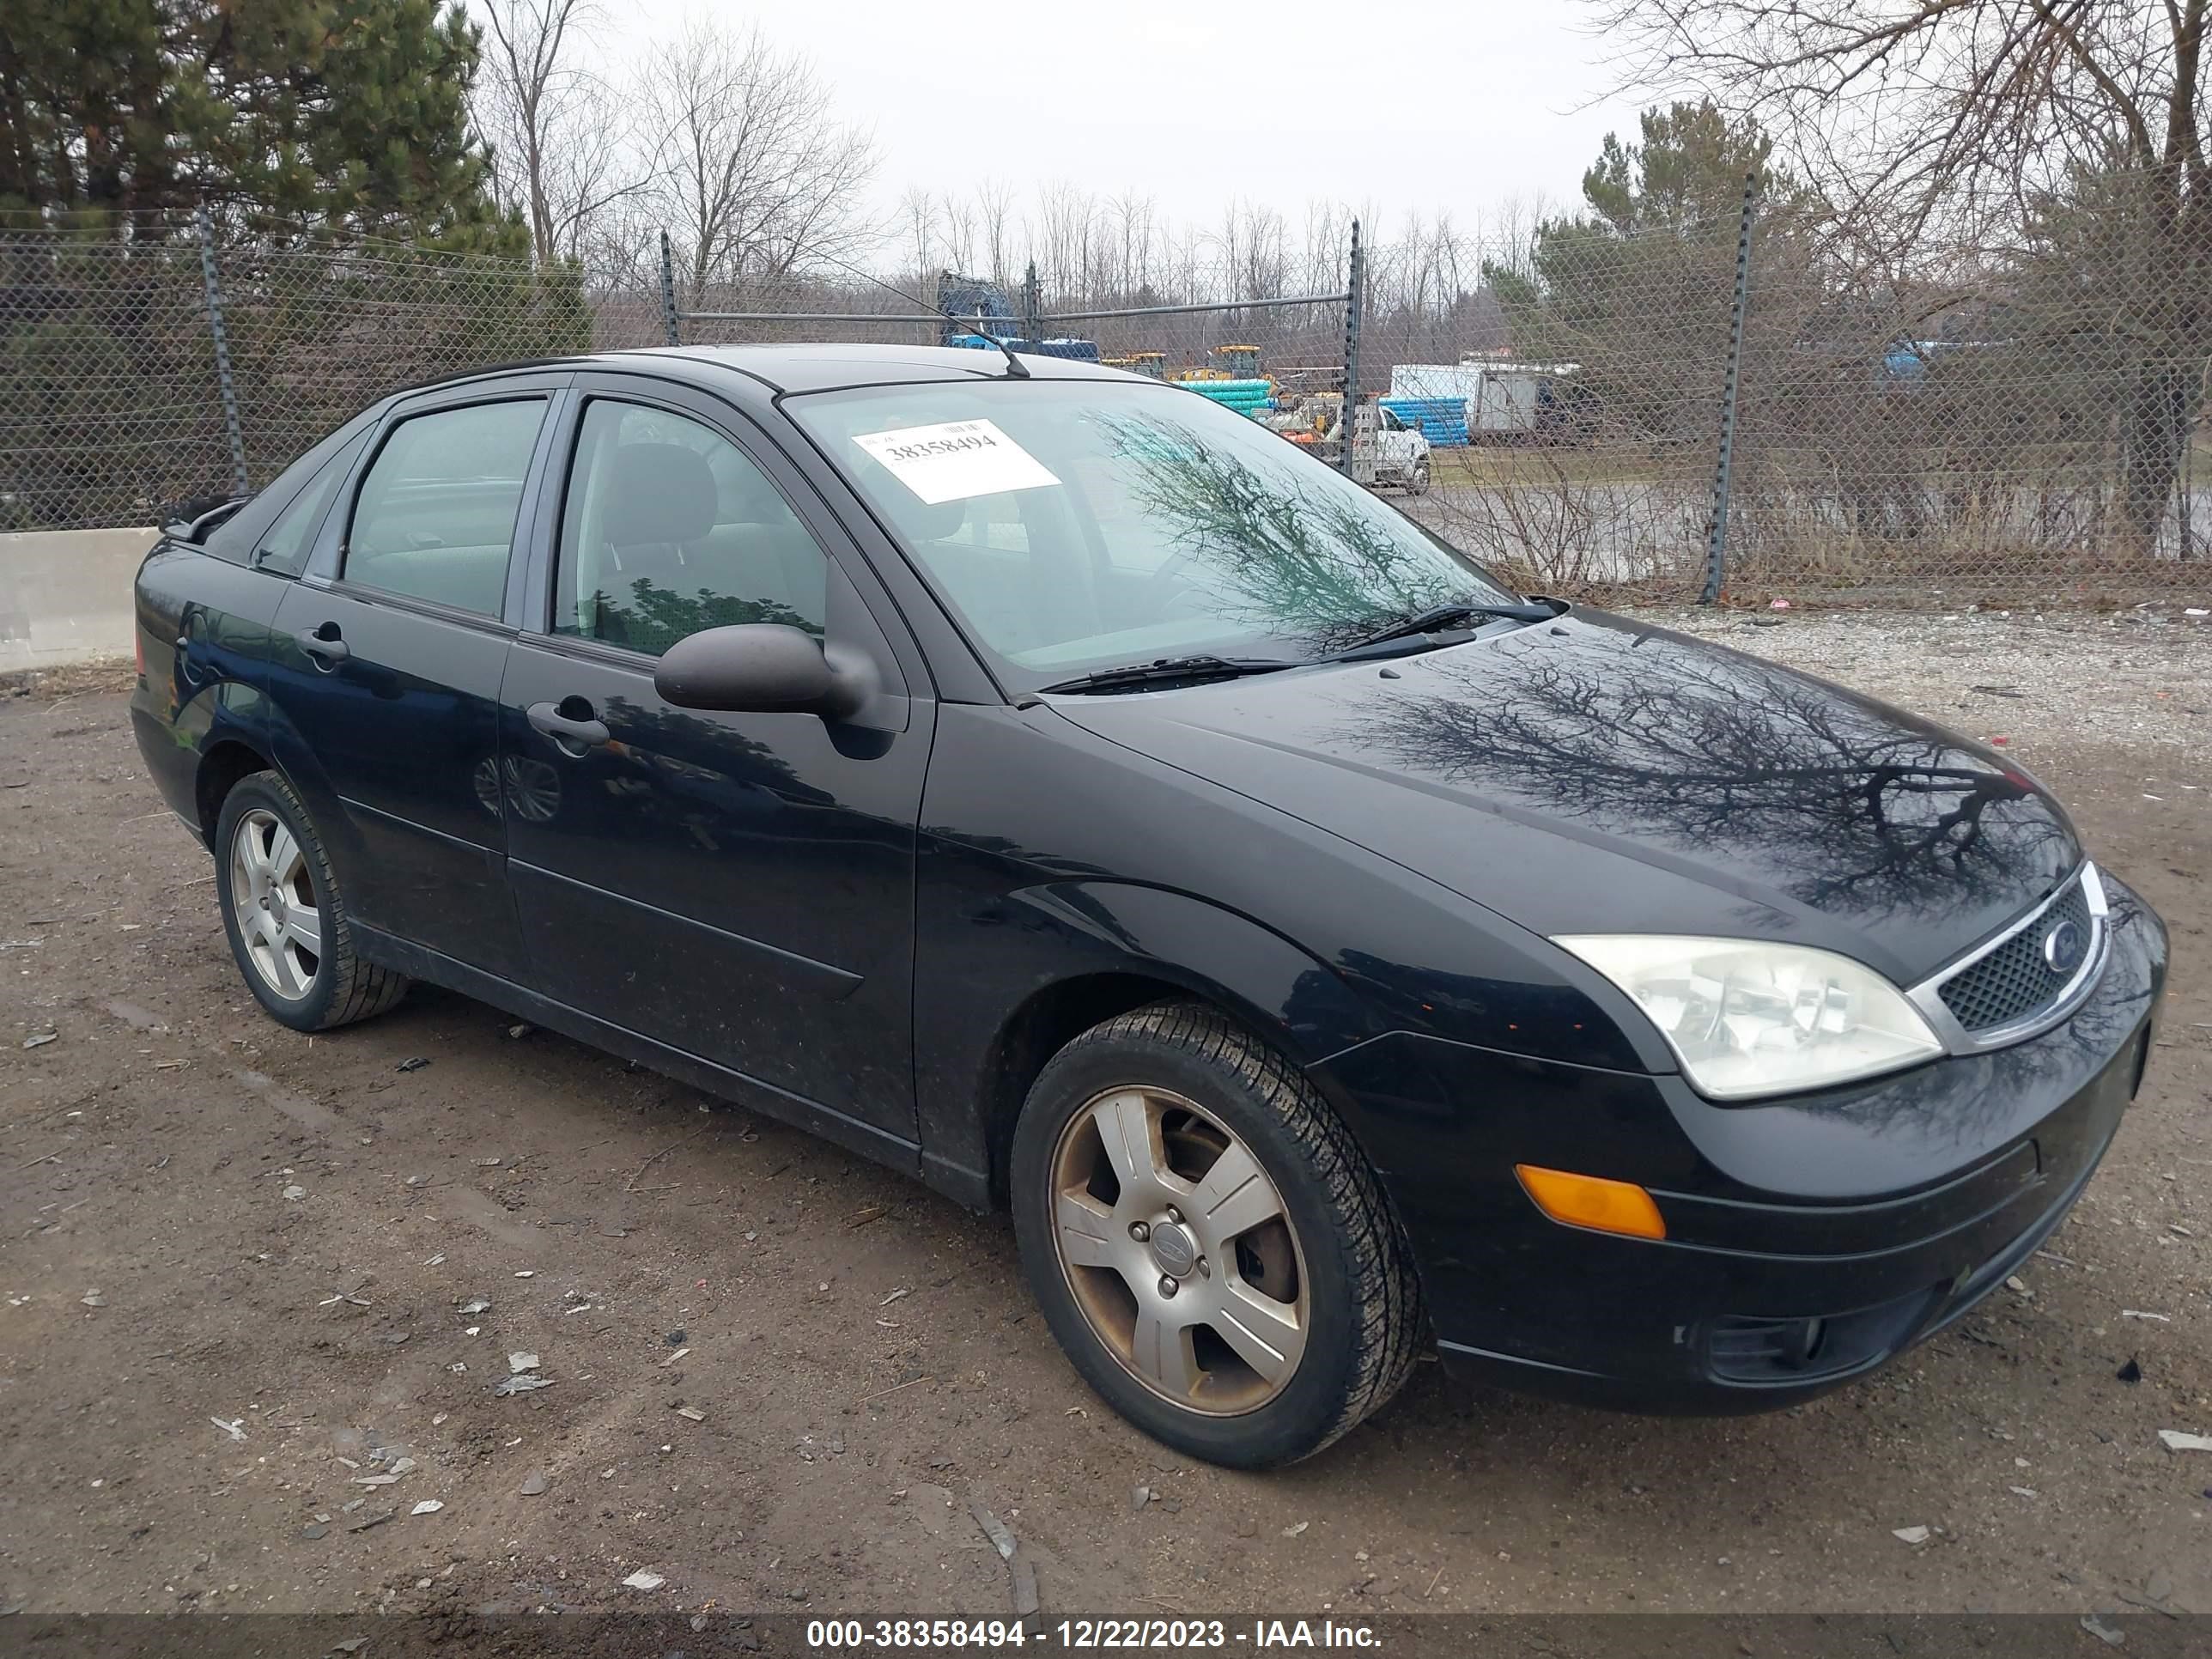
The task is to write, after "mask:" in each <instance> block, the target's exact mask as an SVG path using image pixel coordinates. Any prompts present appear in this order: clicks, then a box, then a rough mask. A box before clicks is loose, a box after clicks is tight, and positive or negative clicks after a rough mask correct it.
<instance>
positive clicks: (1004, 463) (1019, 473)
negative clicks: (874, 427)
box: [853, 421, 1060, 507]
mask: <svg viewBox="0 0 2212 1659" xmlns="http://www.w3.org/2000/svg"><path fill="white" fill-rule="evenodd" d="M853 441H854V443H856V444H858V445H860V447H861V448H862V449H864V450H866V451H867V453H869V454H871V455H872V456H874V457H875V458H876V459H878V460H879V461H881V462H882V463H883V464H884V465H885V466H887V467H889V468H890V471H891V474H892V476H893V477H896V478H897V480H898V481H899V482H900V483H902V484H904V485H905V486H906V487H907V488H908V489H911V490H912V491H914V493H915V495H919V496H920V497H921V499H922V500H923V501H927V502H928V503H929V504H930V505H931V506H933V507H934V506H935V505H936V504H937V503H938V502H939V501H966V500H968V499H969V497H970V496H973V495H1003V494H1004V493H1005V492H1006V491H1007V490H1009V489H1036V488H1038V487H1039V486H1040V485H1045V484H1057V483H1059V482H1060V480H1059V479H1057V478H1055V477H1053V476H1052V474H1051V473H1050V472H1049V471H1047V470H1046V468H1045V465H1044V464H1043V463H1042V461H1040V460H1038V459H1037V458H1036V456H1034V455H1032V454H1030V453H1029V451H1027V450H1026V449H1024V448H1023V447H1021V446H1020V445H1019V444H1018V443H1016V442H1015V441H1013V440H1012V438H1009V437H1008V436H1007V435H1006V434H1005V433H1003V432H1001V431H1000V430H999V428H998V423H997V422H994V421H947V422H943V423H942V424H939V425H937V426H902V427H897V428H893V429H892V430H891V431H889V432H863V433H860V434H857V435H855V436H854V439H853Z"/></svg>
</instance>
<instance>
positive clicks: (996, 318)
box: [937, 270, 1098, 363]
mask: <svg viewBox="0 0 2212 1659" xmlns="http://www.w3.org/2000/svg"><path fill="white" fill-rule="evenodd" d="M937 308H938V310H939V311H941V312H943V313H945V325H944V327H943V329H942V330H941V331H939V337H938V341H939V344H941V345H949V346H969V347H974V348H978V349H982V350H986V351H996V350H997V349H999V346H1000V343H1004V344H1006V345H1007V346H1010V347H1012V349H1014V350H1016V351H1022V352H1027V353H1028V354H1030V356H1036V357H1067V358H1072V359H1073V360H1074V361H1076V362H1085V363H1095V362H1097V361H1098V343H1097V341H1096V340H1079V339H1073V338H1068V337H1055V338H1051V339H1040V340H1031V339H1027V338H1025V337H1024V325H1023V322H1022V319H1021V318H1020V317H1019V316H1018V314H1017V313H1015V310H1014V301H1013V296H1012V295H1009V294H1008V293H1007V292H1006V289H1002V288H1000V286H999V285H998V284H997V283H993V282H989V281H987V280H986V279H984V278H983V277H981V276H961V275H960V274H959V273H958V272H957V271H951V270H945V271H939V273H938V276H937ZM954 319H958V320H957V321H955V320H954ZM962 323H970V324H973V325H975V326H974V327H972V328H963V327H961V326H960V325H961V324H962Z"/></svg>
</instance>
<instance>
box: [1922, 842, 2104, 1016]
mask: <svg viewBox="0 0 2212 1659" xmlns="http://www.w3.org/2000/svg"><path fill="white" fill-rule="evenodd" d="M2068 921H2070V922H2072V923H2073V924H2074V925H2075V927H2078V928H2080V929H2081V939H2082V944H2083V948H2084V949H2085V950H2086V951H2093V950H2094V948H2095V945H2096V922H2095V918H2094V917H2093V916H2092V915H2090V913H2089V901H2088V900H2087V898H2086V897H2085V896H2083V894H2082V891H2081V880H2080V879H2079V878H2076V879H2075V882H2074V884H2073V885H2072V886H2070V887H2069V888H2068V889H2067V890H2066V891H2065V893H2064V895H2063V896H2062V897H2061V898H2060V899H2059V900H2058V902H2057V903H2056V904H2053V905H2052V906H2051V908H2049V909H2048V910H2045V912H2044V913H2043V914H2042V915H2040V916H2038V917H2037V918H2036V919H2035V921H2033V922H2032V923H2031V924H2029V925H2028V926H2027V927H2023V928H2021V930H2020V931H2019V932H2018V933H2015V934H2014V935H2013V936H2012V937H2011V938H2010V939H2007V940H2006V941H2005V942H2004V943H2003V944H2002V945H1998V946H1997V948H1996V950H1994V951H1990V953H1989V955H1987V956H1985V957H1981V958H1980V959H1979V960H1978V961H1976V962H1974V963H1971V964H1969V965H1968V966H1966V968H1963V969H1960V971H1959V972H1957V973H1955V974H1954V975H1951V977H1950V978H1948V979H1947V980H1945V981H1943V983H1942V985H1941V986H1939V987H1937V988H1936V994H1937V995H1938V996H1940V997H1942V999H1943V1006H1945V1007H1946V1008H1948V1009H1949V1010H1950V1011H1951V1017H1952V1018H1954V1019H1955V1020H1957V1021H1958V1022H1959V1024H1960V1026H1961V1027H1962V1028H1964V1029H1965V1030H1968V1031H1987V1030H1994V1029H1995V1028H1996V1027H1998V1026H2002V1025H2012V1024H2017V1023H2019V1022H2020V1021H2021V1020H2024V1019H2032V1018H2034V1017H2035V1016H2036V1015H2037V1014H2039V1013H2040V1012H2043V1010H2045V1009H2046V1008H2048V1007H2050V1006H2051V1005H2052V1004H2053V1003H2055V1002H2057V1000H2058V997H2059V994H2060V993H2061V992H2063V991H2064V990H2065V989H2066V987H2067V986H2068V985H2069V984H2071V983H2072V982H2073V979H2074V975H2073V973H2072V972H2070V971H2069V972H2067V973H2063V974H2059V973H2053V972H2052V971H2051V964H2050V963H2047V962H2046V961H2045V960H2044V956H2043V942H2044V940H2045V939H2048V938H2049V937H2050V935H2051V930H2052V929H2053V928H2054V927H2057V926H2058V925H2059V924H2060V923H2062V922H2068Z"/></svg>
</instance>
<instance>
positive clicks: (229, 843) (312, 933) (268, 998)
mask: <svg viewBox="0 0 2212 1659" xmlns="http://www.w3.org/2000/svg"><path fill="white" fill-rule="evenodd" d="M215 858H216V878H215V885H216V898H217V902H219V903H220V904H221V906H222V930H223V933H224V935H225V936H226V937H227V938H228V939H229V940H230V952H231V955H232V956H233V957H235V958H236V959H237V962H238V970H239V972H240V975H243V976H244V978H245V980H246V988H247V989H248V990H250V991H252V993H253V996H254V1000H256V1001H258V1003H260V1005H261V1006H262V1007H263V1008H264V1009H265V1010H266V1011H267V1012H268V1013H269V1016H270V1018H272V1019H274V1020H276V1021H277V1022H278V1023H279V1024H284V1025H289V1026H290V1027H291V1028H292V1029H293V1030H295V1031H327V1030H331V1028H332V1027H333V1026H337V1025H350V1024H353V1023H354V1022H355V1021H356V1020H359V1019H367V1018H369V1017H370V1016H371V1015H373V1014H380V1013H382V1012H384V1011H385V1010H386V1009H387V1008H389V1007H391V1006H392V1005H393V1004H394V1003H396V1002H398V1000H399V999H400V998H402V997H404V996H405V995H406V994H407V981H406V979H405V978H404V977H403V976H402V975H398V974H395V973H393V972H392V970H391V969H388V968H379V967H377V966H375V965H374V963H367V962H363V961H362V960H361V958H360V957H357V956H356V955H355V954H354V948H353V932H352V929H351V928H350V927H349V925H348V924H347V921H346V913H345V900H344V897H343V895H342V894H341V893H340V892H339V890H338V884H337V878H336V877H335V876H334V875H332V874H331V861H330V858H329V855H328V854H325V851H324V850H323V841H322V837H321V836H319V835H317V834H316V833H315V823H314V820H313V818H312V817H309V816H308V815H307V808H306V807H305V806H304V805H301V801H300V798H299V796H298V795H296V794H295V793H293V790H292V786H291V785H290V784H289V783H287V782H286V781H284V779H283V775H282V774H280V773H276V772H255V773H253V774H252V775H249V776H246V777H244V778H241V779H240V780H239V781H238V782H237V784H236V785H235V786H234V787H233V788H232V789H231V792H230V793H228V795H226V796H224V797H223V802H222V812H221V813H220V814H219V815H218V816H217V817H216V834H215ZM264 901H266V902H264ZM272 907H273V908H272ZM310 937H312V939H313V944H314V945H315V946H316V947H317V948H314V949H313V950H310V949H308V948H307V943H306V941H307V940H308V939H310Z"/></svg>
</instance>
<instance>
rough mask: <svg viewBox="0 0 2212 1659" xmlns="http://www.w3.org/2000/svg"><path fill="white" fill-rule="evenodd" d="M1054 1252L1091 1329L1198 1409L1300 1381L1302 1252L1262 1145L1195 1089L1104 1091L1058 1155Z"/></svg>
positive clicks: (1249, 1401) (1155, 1384) (1078, 1118)
mask: <svg viewBox="0 0 2212 1659" xmlns="http://www.w3.org/2000/svg"><path fill="white" fill-rule="evenodd" d="M1051 1169H1052V1183H1053V1190H1052V1194H1051V1197H1052V1206H1053V1207H1052V1233H1053V1242H1054V1252H1055V1255H1057V1257H1058V1260H1059V1263H1060V1272H1061V1273H1062V1274H1063V1275H1064V1276H1065V1277H1066V1282H1067V1286H1068V1289H1069V1291H1071V1292H1072V1293H1073V1297H1074V1300H1075V1304H1076V1306H1077V1307H1078V1308H1079V1310H1081V1311H1082V1313H1083V1316H1084V1317H1085V1320H1086V1321H1087V1322H1089V1324H1090V1326H1091V1330H1092V1332H1093V1333H1094V1334H1096V1335H1097V1338H1098V1340H1099V1341H1100V1342H1101V1343H1103V1345H1104V1346H1105V1348H1106V1350H1107V1352H1109V1353H1111V1354H1112V1355H1113V1356H1114V1357H1115V1358H1116V1359H1117V1360H1119V1361H1120V1362H1121V1365H1122V1366H1123V1367H1124V1368H1125V1369H1126V1370H1128V1372H1129V1373H1130V1374H1131V1375H1132V1376H1135V1377H1136V1378H1137V1379H1138V1381H1139V1382H1140V1383H1143V1384H1144V1385H1145V1386H1146V1388H1148V1389H1152V1391H1153V1392H1154V1393H1156V1394H1158V1395H1161V1396H1162V1397H1164V1399H1166V1400H1169V1401H1172V1402H1173V1403H1174V1404H1176V1405H1177V1406H1180V1407H1184V1408H1185V1409H1187V1410H1190V1411H1194V1412H1199V1413H1204V1414H1206V1415H1208V1416H1217V1417H1229V1416H1237V1415H1240V1414H1242V1413H1246V1412H1251V1411H1256V1410H1257V1409H1259V1408H1260V1407H1262V1406H1264V1405H1266V1404H1267V1402H1268V1401H1271V1400H1273V1399H1274V1398H1275V1397H1276V1396H1277V1395H1279V1394H1280V1393H1281V1392H1282V1391H1283V1389H1285V1387H1286V1386H1288V1384H1289V1383H1290V1381H1291V1376H1293V1374H1295V1372H1296V1371H1297V1368H1298V1362H1299V1360H1300V1359H1301V1358H1304V1353H1305V1346H1306V1336H1307V1333H1308V1331H1309V1329H1310V1306H1309V1300H1308V1294H1307V1276H1306V1271H1305V1258H1304V1251H1303V1249H1302V1247H1301V1246H1300V1244H1299V1243H1298V1237H1297V1230H1296V1229H1295V1228H1294V1227H1293V1226H1292V1225H1291V1218H1290V1213H1289V1211H1288V1210H1287V1208H1286V1207H1285V1205H1284V1203H1283V1197H1282V1194H1281V1193H1279V1191H1278V1190H1277V1189H1276V1187H1275V1183H1274V1182H1273V1181H1271V1180H1270V1179H1269V1178H1268V1176H1267V1172H1266V1171H1265V1170H1262V1169H1261V1167H1260V1164H1259V1161H1258V1159H1256V1158H1255V1157H1254V1156H1253V1155H1252V1152H1251V1150H1250V1149H1249V1147H1247V1146H1245V1144H1244V1143H1243V1141H1242V1140H1241V1139H1238V1138H1237V1136H1236V1135H1235V1134H1234V1133H1231V1131H1230V1130H1229V1129H1228V1127H1226V1126H1225V1125H1224V1124H1223V1123H1222V1122H1221V1121H1220V1120H1219V1119H1218V1118H1216V1117H1214V1116H1213V1115H1212V1114H1211V1113H1209V1112H1207V1111H1206V1109H1204V1108H1202V1107H1200V1105H1198V1104H1197V1103H1195V1102H1194V1101H1191V1100H1188V1099H1186V1098H1185V1097H1182V1096H1181V1095H1178V1094H1174V1093H1171V1092H1170V1091H1166V1090H1162V1089H1154V1088H1149V1087H1136V1086H1131V1087H1124V1088H1117V1089H1111V1090H1109V1091H1105V1092H1103V1093H1102V1094H1099V1095H1097V1096H1094V1097H1092V1098H1091V1100H1089V1101H1088V1102H1086V1103H1085V1104H1084V1106H1083V1107H1082V1109H1080V1110H1079V1111H1077V1112H1076V1113H1075V1115H1073V1117H1072V1118H1070V1119H1069V1121H1068V1123H1067V1125H1066V1127H1065V1128H1064V1129H1062V1130H1061V1131H1060V1140H1059V1143H1058V1145H1057V1146H1055V1148H1054V1152H1053V1158H1052V1165H1051Z"/></svg>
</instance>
